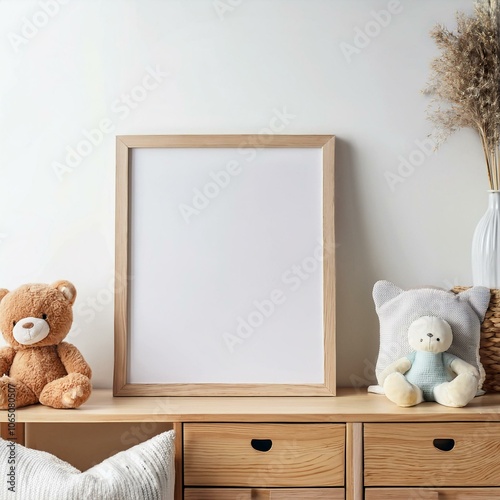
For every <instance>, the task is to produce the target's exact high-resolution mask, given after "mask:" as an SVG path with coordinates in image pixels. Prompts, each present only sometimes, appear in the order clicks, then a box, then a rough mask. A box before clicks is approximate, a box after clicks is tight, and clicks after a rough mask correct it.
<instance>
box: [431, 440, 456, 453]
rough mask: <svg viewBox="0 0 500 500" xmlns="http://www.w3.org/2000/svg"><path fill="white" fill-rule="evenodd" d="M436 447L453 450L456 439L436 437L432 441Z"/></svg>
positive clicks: (442, 449)
mask: <svg viewBox="0 0 500 500" xmlns="http://www.w3.org/2000/svg"><path fill="white" fill-rule="evenodd" d="M432 444H433V445H434V448H437V449H438V450H441V451H451V450H453V448H454V447H455V440H454V439H434V441H433V442H432Z"/></svg>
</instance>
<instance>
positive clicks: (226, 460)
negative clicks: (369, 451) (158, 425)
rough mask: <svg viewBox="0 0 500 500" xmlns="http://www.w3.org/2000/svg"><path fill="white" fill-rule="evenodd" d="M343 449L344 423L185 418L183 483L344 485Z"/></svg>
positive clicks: (281, 485)
mask: <svg viewBox="0 0 500 500" xmlns="http://www.w3.org/2000/svg"><path fill="white" fill-rule="evenodd" d="M269 447H270V449H268V451H259V450H258V449H255V448H262V449H263V450H265V449H267V448H269ZM344 448H345V425H344V424H203V423H201V424H198V423H188V424H185V425H184V485H185V486H250V487H309V486H344V456H345V451H344Z"/></svg>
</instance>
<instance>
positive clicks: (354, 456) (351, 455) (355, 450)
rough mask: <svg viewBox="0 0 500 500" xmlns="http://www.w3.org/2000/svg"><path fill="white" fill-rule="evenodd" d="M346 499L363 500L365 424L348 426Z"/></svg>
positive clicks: (350, 424)
mask: <svg viewBox="0 0 500 500" xmlns="http://www.w3.org/2000/svg"><path fill="white" fill-rule="evenodd" d="M345 476H346V480H345V481H346V498H345V500H363V424H361V423H357V422H356V423H348V424H346V475H345Z"/></svg>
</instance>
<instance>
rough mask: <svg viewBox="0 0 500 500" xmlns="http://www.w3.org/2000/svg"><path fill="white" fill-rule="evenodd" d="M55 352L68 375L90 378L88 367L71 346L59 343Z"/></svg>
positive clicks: (79, 353)
mask: <svg viewBox="0 0 500 500" xmlns="http://www.w3.org/2000/svg"><path fill="white" fill-rule="evenodd" d="M57 352H58V354H59V357H60V358H61V361H62V363H63V365H64V368H66V371H67V372H68V373H81V374H82V375H85V376H86V377H88V378H90V377H91V376H92V370H91V369H90V366H89V365H88V363H87V362H86V361H85V359H84V357H83V356H82V354H81V352H80V351H79V350H78V349H77V348H76V347H75V346H74V345H73V344H70V343H68V342H61V343H60V344H59V345H58V346H57Z"/></svg>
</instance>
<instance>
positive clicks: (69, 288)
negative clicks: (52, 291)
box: [51, 280, 76, 305]
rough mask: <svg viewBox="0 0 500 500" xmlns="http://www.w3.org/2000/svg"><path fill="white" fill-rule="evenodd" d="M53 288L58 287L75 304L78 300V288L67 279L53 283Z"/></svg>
mask: <svg viewBox="0 0 500 500" xmlns="http://www.w3.org/2000/svg"><path fill="white" fill-rule="evenodd" d="M51 286H52V288H57V289H58V290H59V291H60V292H61V293H62V294H63V295H64V297H65V298H66V300H67V301H68V302H69V303H70V304H71V305H73V304H74V303H75V300H76V288H75V285H73V283H70V282H69V281H66V280H60V281H56V282H55V283H52V285H51Z"/></svg>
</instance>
